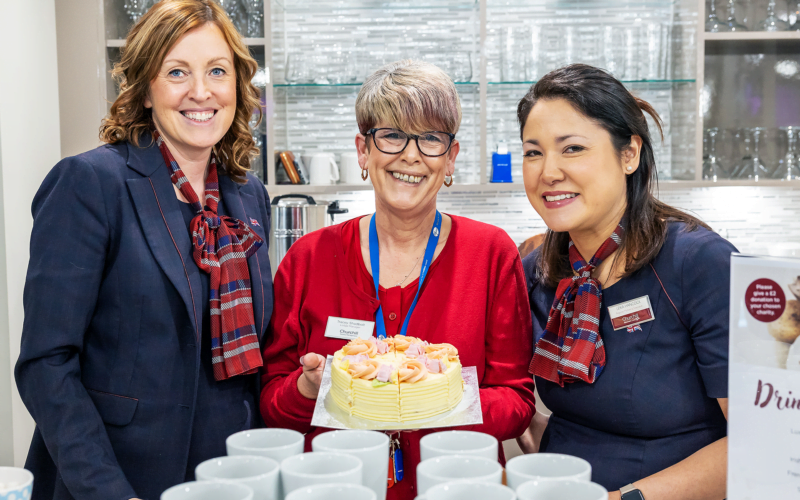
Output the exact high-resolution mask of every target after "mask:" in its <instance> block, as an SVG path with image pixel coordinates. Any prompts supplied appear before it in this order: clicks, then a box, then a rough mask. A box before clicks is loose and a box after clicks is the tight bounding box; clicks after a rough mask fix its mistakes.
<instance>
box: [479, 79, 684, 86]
mask: <svg viewBox="0 0 800 500" xmlns="http://www.w3.org/2000/svg"><path fill="white" fill-rule="evenodd" d="M620 81H621V82H622V83H625V84H637V83H695V80H694V79H678V80H620ZM535 83H536V82H535V81H533V82H488V84H489V85H533V84H535Z"/></svg>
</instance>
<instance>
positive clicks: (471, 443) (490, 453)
mask: <svg viewBox="0 0 800 500" xmlns="http://www.w3.org/2000/svg"><path fill="white" fill-rule="evenodd" d="M497 446H498V445H497V439H496V438H495V437H494V436H490V435H489V434H484V433H482V432H474V431H443V432H435V433H433V434H428V435H427V436H423V437H422V439H420V440H419V452H420V458H421V459H422V460H427V459H429V458H433V457H440V456H442V455H472V456H476V457H484V458H488V459H490V460H497Z"/></svg>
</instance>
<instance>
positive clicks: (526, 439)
mask: <svg viewBox="0 0 800 500" xmlns="http://www.w3.org/2000/svg"><path fill="white" fill-rule="evenodd" d="M548 422H550V416H549V415H545V414H543V413H541V412H538V411H537V412H536V413H534V414H533V418H532V419H531V423H530V425H528V428H527V429H525V432H523V433H522V435H521V436H520V437H518V438H517V444H518V445H519V447H520V449H521V450H522V452H523V453H525V454H528V453H539V446H540V445H541V443H542V435H543V434H544V430H545V429H546V428H547V423H548Z"/></svg>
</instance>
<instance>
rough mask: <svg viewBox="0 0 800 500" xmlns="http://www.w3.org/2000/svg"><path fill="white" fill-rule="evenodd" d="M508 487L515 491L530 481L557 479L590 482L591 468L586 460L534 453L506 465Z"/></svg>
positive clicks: (516, 458) (557, 454)
mask: <svg viewBox="0 0 800 500" xmlns="http://www.w3.org/2000/svg"><path fill="white" fill-rule="evenodd" d="M506 477H507V478H508V485H509V486H511V487H512V488H514V489H517V488H518V487H519V486H520V485H521V484H522V483H524V482H527V481H530V480H532V479H541V478H558V479H577V480H580V481H591V480H592V466H591V465H590V464H589V462H587V461H586V460H584V459H582V458H578V457H573V456H570V455H562V454H559V453H534V454H531V455H521V456H518V457H514V458H512V459H511V460H509V461H508V463H506Z"/></svg>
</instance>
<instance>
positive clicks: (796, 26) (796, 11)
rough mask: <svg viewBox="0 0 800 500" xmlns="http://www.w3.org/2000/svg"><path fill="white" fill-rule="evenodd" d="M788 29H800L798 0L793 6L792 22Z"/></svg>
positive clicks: (799, 5) (799, 4)
mask: <svg viewBox="0 0 800 500" xmlns="http://www.w3.org/2000/svg"><path fill="white" fill-rule="evenodd" d="M789 31H800V1H799V2H797V5H796V6H795V8H794V24H792V25H791V26H789Z"/></svg>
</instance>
